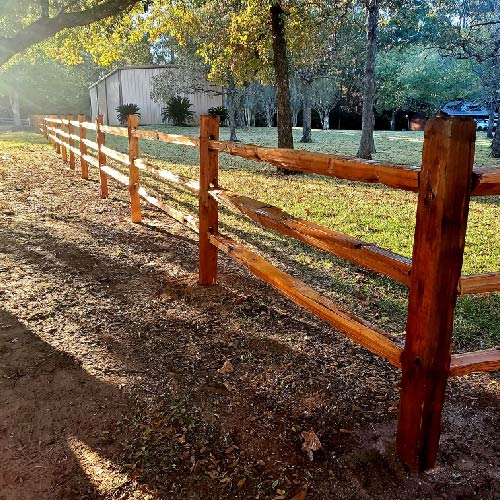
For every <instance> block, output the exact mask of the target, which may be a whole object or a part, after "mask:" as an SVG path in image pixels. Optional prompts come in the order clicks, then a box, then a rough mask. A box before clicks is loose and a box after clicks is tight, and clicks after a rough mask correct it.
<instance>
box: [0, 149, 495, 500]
mask: <svg viewBox="0 0 500 500" xmlns="http://www.w3.org/2000/svg"><path fill="white" fill-rule="evenodd" d="M0 186H1V191H0V500H59V499H72V500H74V499H89V500H90V499H106V500H107V499H110V500H111V499H113V500H118V499H281V500H284V499H292V498H293V499H294V500H303V499H307V500H309V499H318V500H327V499H394V500H396V499H401V500H402V499H422V500H423V499H434V498H443V499H470V498H475V499H484V500H486V499H499V498H500V439H499V438H500V425H499V424H500V375H499V373H492V374H483V375H474V376H469V377H464V378H462V379H460V380H454V381H452V382H451V383H450V385H449V390H448V397H447V404H446V407H445V410H444V416H443V434H442V439H441V451H440V456H439V463H438V466H437V467H436V468H435V469H434V470H432V471H430V472H428V473H426V474H422V475H416V474H412V473H409V472H407V471H406V470H405V468H404V467H403V466H402V464H401V463H400V462H399V460H398V458H397V456H396V454H395V446H394V444H395V429H396V422H397V411H398V408H397V407H398V384H399V372H398V371H397V370H395V369H393V368H391V367H390V366H388V365H387V364H386V363H385V362H383V361H381V360H379V359H377V358H376V357H374V356H372V355H371V354H370V353H368V352H367V351H365V350H364V349H363V348H361V347H358V346H355V345H354V344H353V343H351V342H350V341H348V340H346V339H344V338H343V337H342V336H341V335H339V334H338V333H336V332H335V331H334V330H332V329H331V328H330V327H328V326H327V325H325V324H323V323H321V322H320V321H319V320H316V319H314V318H313V317H312V316H310V315H308V314H307V313H305V312H303V311H301V310H299V309H298V308H296V307H294V306H293V305H291V304H290V303H289V302H288V301H287V300H286V299H285V298H283V297H282V296H280V295H279V294H278V293H277V292H275V291H273V290H272V289H271V288H269V287H268V286H266V285H264V284H262V283H260V282H259V281H258V280H257V279H256V278H253V277H251V276H250V275H249V274H248V273H247V272H245V271H244V270H243V269H241V268H240V267H239V266H238V265H236V264H235V263H233V262H231V261H229V260H228V259H226V258H224V257H221V259H220V272H221V275H220V283H219V285H217V286H215V287H210V288H201V287H199V286H198V285H197V283H196V270H197V253H198V251H197V243H196V239H195V236H194V235H193V234H192V233H190V232H189V230H187V229H185V228H184V227H182V226H181V225H179V224H177V223H175V222H173V221H172V220H171V219H169V218H168V217H167V216H165V215H163V214H161V213H160V212H159V211H156V210H155V209H150V208H147V207H146V208H145V210H144V222H143V224H141V225H135V224H132V223H131V222H129V211H128V203H127V192H126V190H124V189H123V188H122V187H119V186H118V185H116V184H114V183H113V182H112V181H111V182H110V188H111V189H110V193H111V195H110V197H109V198H108V199H107V200H101V199H99V197H98V184H97V182H96V175H95V172H94V173H93V180H91V181H84V180H82V179H80V178H79V176H78V175H77V174H75V173H74V172H71V171H70V170H69V169H68V168H67V166H65V165H64V164H63V163H62V161H61V160H60V159H59V158H58V157H57V156H56V155H55V153H52V152H51V151H50V150H49V149H48V148H45V149H43V148H40V147H38V146H33V148H32V150H28V151H26V150H25V151H23V152H21V151H19V154H17V152H16V151H14V152H10V153H9V154H8V155H3V156H2V155H0ZM223 367H225V369H222V368H223ZM311 430H312V431H314V432H315V434H316V435H317V437H318V438H319V441H320V442H321V448H320V449H318V450H317V451H314V452H313V453H312V458H313V460H310V457H309V456H308V454H307V453H306V452H305V451H304V449H303V443H304V434H303V433H304V432H308V431H311ZM305 436H307V434H306V435H305Z"/></svg>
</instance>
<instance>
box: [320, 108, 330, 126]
mask: <svg viewBox="0 0 500 500" xmlns="http://www.w3.org/2000/svg"><path fill="white" fill-rule="evenodd" d="M321 123H322V124H323V130H328V129H329V128H330V111H323V113H321Z"/></svg>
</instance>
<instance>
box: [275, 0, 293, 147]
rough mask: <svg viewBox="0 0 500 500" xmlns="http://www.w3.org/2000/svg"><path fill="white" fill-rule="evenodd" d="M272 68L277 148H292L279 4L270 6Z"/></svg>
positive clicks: (282, 25)
mask: <svg viewBox="0 0 500 500" xmlns="http://www.w3.org/2000/svg"><path fill="white" fill-rule="evenodd" d="M270 10H271V28H272V35H273V66H274V73H275V83H276V111H277V115H278V116H277V121H278V147H279V148H293V135H292V113H291V111H290V76H289V68H288V55H287V49H286V38H285V23H284V21H283V15H284V11H283V9H282V8H281V5H280V3H279V2H275V3H274V4H273V5H272V6H271V9H270Z"/></svg>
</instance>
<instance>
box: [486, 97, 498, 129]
mask: <svg viewBox="0 0 500 500" xmlns="http://www.w3.org/2000/svg"><path fill="white" fill-rule="evenodd" d="M495 108H496V103H495V101H494V100H493V99H492V100H491V102H490V110H489V116H488V132H487V133H486V137H488V139H493V126H494V125H495Z"/></svg>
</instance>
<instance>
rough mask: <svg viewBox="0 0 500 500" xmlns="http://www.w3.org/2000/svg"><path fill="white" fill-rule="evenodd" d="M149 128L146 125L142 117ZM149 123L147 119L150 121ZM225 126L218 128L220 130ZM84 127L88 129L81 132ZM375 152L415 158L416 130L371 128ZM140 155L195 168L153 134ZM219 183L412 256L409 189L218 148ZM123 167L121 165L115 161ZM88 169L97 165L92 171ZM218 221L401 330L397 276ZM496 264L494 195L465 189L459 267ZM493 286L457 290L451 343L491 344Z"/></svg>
mask: <svg viewBox="0 0 500 500" xmlns="http://www.w3.org/2000/svg"><path fill="white" fill-rule="evenodd" d="M148 128H149V127H148ZM151 128H153V127H151ZM157 128H161V129H162V130H166V131H168V132H171V133H180V134H185V135H193V136H197V135H198V133H199V131H198V129H197V128H196V127H187V128H175V127H157ZM300 132H301V131H300V130H299V129H296V130H294V135H295V141H296V147H299V148H305V149H308V150H312V151H321V152H328V153H334V154H347V155H354V154H355V153H356V151H357V147H358V143H359V137H360V132H359V131H333V130H332V131H326V132H325V131H315V132H313V140H314V142H313V143H312V144H307V145H304V144H300V143H299V139H300ZM228 134H229V131H228V130H227V129H225V128H222V129H221V139H222V140H226V139H228ZM89 137H90V134H89ZM238 137H239V139H240V140H241V141H242V142H245V143H254V144H259V145H264V146H274V145H275V144H276V142H277V140H276V129H264V128H260V129H253V130H248V131H238ZM106 139H107V145H108V146H110V147H113V148H115V149H118V150H121V151H126V140H124V138H121V137H111V136H108V137H107V138H106ZM0 141H1V142H0V144H1V149H0V155H1V152H2V151H3V150H5V149H6V148H8V149H10V150H11V151H12V152H15V151H19V150H23V149H26V148H27V149H28V150H29V148H33V147H35V145H36V147H40V146H38V145H39V144H45V146H43V147H49V146H47V145H46V143H45V141H44V140H43V139H42V138H41V137H40V136H39V135H33V134H26V133H19V134H4V135H0ZM375 142H376V146H377V154H376V155H375V159H377V160H385V161H391V162H396V163H407V164H414V165H419V164H420V161H421V151H422V142H423V134H422V133H420V132H377V133H376V135H375ZM140 149H141V156H144V157H146V158H148V159H149V160H151V161H152V162H153V163H155V164H157V165H158V166H162V167H164V168H167V169H169V170H172V171H174V172H177V173H182V174H185V175H188V176H190V177H192V178H198V169H199V166H198V165H199V163H198V159H199V157H198V151H197V150H196V149H194V148H189V147H186V146H174V145H169V144H163V143H159V142H157V141H155V142H153V141H145V140H141V141H140ZM488 155H489V141H488V140H487V139H486V136H485V133H483V132H479V133H478V140H477V143H476V160H475V162H476V165H477V166H483V165H493V166H498V167H499V168H500V160H493V159H491V158H489V157H488ZM219 167H220V184H221V185H222V186H223V187H224V188H226V189H230V190H232V191H236V192H238V193H241V194H244V195H247V196H251V197H253V198H256V199H259V200H262V201H265V202H269V203H272V204H274V205H276V206H279V207H280V208H282V209H284V210H286V211H287V212H289V213H291V214H293V215H295V216H297V217H302V218H306V219H308V220H311V221H313V222H315V223H318V224H321V225H323V226H326V227H329V228H331V229H334V230H337V231H341V232H344V233H347V234H349V235H352V236H356V237H358V238H360V239H363V240H364V241H367V242H372V243H376V244H378V245H380V246H382V247H384V248H387V249H390V250H393V251H395V252H398V253H400V254H402V255H405V256H408V257H411V252H412V245H413V232H414V223H415V210H416V194H413V193H407V192H404V191H399V190H393V189H390V188H386V187H384V186H380V185H370V184H361V183H355V182H349V181H342V180H336V179H332V178H328V177H322V176H314V175H308V176H305V175H290V176H283V175H278V174H277V173H276V169H275V167H272V166H270V165H267V164H265V163H258V162H253V161H248V160H243V159H240V158H236V157H231V156H228V155H223V154H221V155H220V163H219ZM121 170H122V171H125V170H124V169H121ZM92 175H93V176H94V177H96V172H95V171H94V172H93V174H92ZM141 179H142V183H143V185H144V186H145V187H146V188H147V189H149V190H150V191H151V192H152V193H154V194H155V195H157V196H159V197H161V198H163V199H164V201H165V202H167V203H169V204H172V205H174V206H176V207H178V208H180V209H182V210H184V211H186V212H191V213H196V211H197V200H196V198H195V197H194V196H193V195H191V194H190V193H186V192H184V191H182V190H179V189H177V188H175V187H173V186H169V185H167V184H166V183H164V182H159V181H157V180H156V179H154V177H152V176H151V175H149V174H148V173H145V172H141ZM220 230H221V232H224V233H228V234H230V235H232V236H233V237H235V238H236V239H238V240H240V241H246V242H248V243H249V244H250V245H251V246H252V248H253V249H255V250H257V251H258V252H259V253H260V254H262V255H263V256H265V257H266V258H268V259H269V260H270V261H271V262H273V263H274V264H275V265H277V266H279V267H280V268H282V269H283V270H285V271H287V272H289V273H290V274H292V275H294V276H298V277H300V278H301V279H303V280H304V281H306V282H307V283H309V284H311V285H312V286H313V287H314V288H316V289H317V290H319V291H322V292H324V293H325V294H326V295H328V296H329V297H331V298H333V299H334V300H337V301H339V302H341V303H342V304H344V305H346V306H348V307H349V308H351V309H352V310H353V311H354V312H356V313H357V314H359V315H361V316H362V317H364V318H366V319H368V320H370V321H372V322H373V323H375V324H377V325H378V326H380V327H382V328H384V329H385V330H387V331H390V332H391V333H393V334H396V335H399V336H401V339H402V338H403V335H404V329H405V319H406V306H407V289H406V287H404V286H403V285H400V284H398V283H395V282H394V281H392V280H390V279H388V278H385V277H383V276H378V275H376V274H375V273H372V272H369V271H366V270H364V269H361V268H359V267H357V266H354V265H352V264H349V263H346V262H345V261H342V260H341V259H337V258H335V257H333V256H330V255H328V254H325V253H323V252H320V251H317V250H315V249H313V248H310V247H308V246H307V245H304V244H302V243H300V242H297V241H295V240H292V239H290V238H286V237H283V236H281V235H280V234H278V233H275V232H273V231H269V230H266V229H263V228H261V227H259V226H258V225H256V224H254V223H253V222H251V221H249V220H248V219H246V218H245V217H244V216H242V215H241V214H239V213H234V212H231V211H228V210H226V209H224V208H221V209H220ZM498 270H500V197H482V198H474V199H473V200H472V203H471V208H470V216H469V225H468V232H467V241H466V251H465V260H464V265H463V274H472V273H480V272H487V271H498ZM499 311H500V294H498V293H494V294H489V295H483V296H477V295H475V296H467V297H463V298H460V299H459V301H458V306H457V313H456V318H455V339H454V349H455V350H456V351H459V350H469V349H482V348H487V347H492V346H495V345H498V344H500V321H499Z"/></svg>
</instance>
